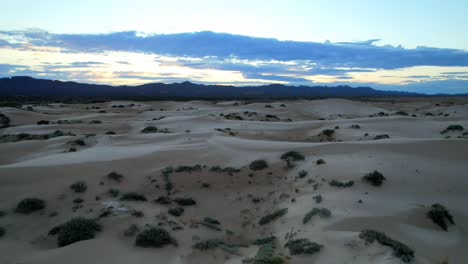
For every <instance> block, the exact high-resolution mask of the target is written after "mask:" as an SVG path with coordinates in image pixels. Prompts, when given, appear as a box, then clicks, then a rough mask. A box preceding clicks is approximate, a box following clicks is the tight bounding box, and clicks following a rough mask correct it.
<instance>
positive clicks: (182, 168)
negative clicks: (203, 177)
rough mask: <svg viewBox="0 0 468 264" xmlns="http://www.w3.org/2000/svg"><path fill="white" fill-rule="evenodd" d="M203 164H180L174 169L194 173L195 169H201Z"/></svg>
mask: <svg viewBox="0 0 468 264" xmlns="http://www.w3.org/2000/svg"><path fill="white" fill-rule="evenodd" d="M201 169H202V166H201V165H200V164H197V165H194V166H179V167H177V168H175V169H174V171H175V172H188V173H192V172H194V171H201Z"/></svg>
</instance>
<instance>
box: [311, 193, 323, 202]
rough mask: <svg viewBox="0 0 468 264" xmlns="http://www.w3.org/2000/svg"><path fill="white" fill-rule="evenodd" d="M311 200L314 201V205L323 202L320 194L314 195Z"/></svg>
mask: <svg viewBox="0 0 468 264" xmlns="http://www.w3.org/2000/svg"><path fill="white" fill-rule="evenodd" d="M312 199H314V200H315V202H316V203H321V202H322V201H323V197H322V195H320V194H318V195H315V196H314V197H312Z"/></svg>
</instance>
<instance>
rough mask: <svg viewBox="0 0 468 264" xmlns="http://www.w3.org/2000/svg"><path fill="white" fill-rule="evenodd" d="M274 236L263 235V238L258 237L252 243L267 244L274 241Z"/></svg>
mask: <svg viewBox="0 0 468 264" xmlns="http://www.w3.org/2000/svg"><path fill="white" fill-rule="evenodd" d="M275 239H276V237H275V236H269V237H265V238H260V239H256V240H255V241H254V242H253V244H254V245H264V244H267V243H270V242H272V241H275Z"/></svg>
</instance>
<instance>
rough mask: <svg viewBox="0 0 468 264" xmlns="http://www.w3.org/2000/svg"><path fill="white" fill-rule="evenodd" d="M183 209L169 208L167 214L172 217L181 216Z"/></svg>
mask: <svg viewBox="0 0 468 264" xmlns="http://www.w3.org/2000/svg"><path fill="white" fill-rule="evenodd" d="M184 211H185V210H184V208H183V207H176V208H171V209H169V211H168V213H169V214H170V215H173V216H176V217H179V216H181V215H182V214H183V213H184Z"/></svg>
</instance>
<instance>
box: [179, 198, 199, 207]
mask: <svg viewBox="0 0 468 264" xmlns="http://www.w3.org/2000/svg"><path fill="white" fill-rule="evenodd" d="M174 202H176V203H177V204H178V205H180V206H192V205H196V204H197V202H196V201H195V200H194V199H192V198H182V197H179V198H175V199H174Z"/></svg>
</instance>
